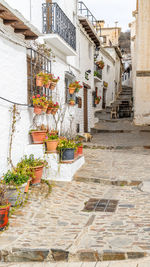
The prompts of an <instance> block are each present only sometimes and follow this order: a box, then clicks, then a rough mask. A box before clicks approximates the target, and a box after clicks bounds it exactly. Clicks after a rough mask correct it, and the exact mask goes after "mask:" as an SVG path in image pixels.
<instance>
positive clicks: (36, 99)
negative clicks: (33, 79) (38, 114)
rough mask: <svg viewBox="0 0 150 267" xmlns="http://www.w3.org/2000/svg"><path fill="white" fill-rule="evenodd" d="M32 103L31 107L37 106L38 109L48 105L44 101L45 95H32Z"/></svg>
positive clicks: (45, 100)
mask: <svg viewBox="0 0 150 267" xmlns="http://www.w3.org/2000/svg"><path fill="white" fill-rule="evenodd" d="M32 101H33V106H39V107H45V106H47V105H48V101H47V99H46V95H45V94H43V96H41V95H39V94H38V95H36V96H35V95H34V96H32Z"/></svg>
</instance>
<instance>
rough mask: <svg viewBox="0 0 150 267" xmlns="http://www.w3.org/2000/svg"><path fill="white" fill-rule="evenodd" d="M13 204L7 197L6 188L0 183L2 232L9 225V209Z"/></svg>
mask: <svg viewBox="0 0 150 267" xmlns="http://www.w3.org/2000/svg"><path fill="white" fill-rule="evenodd" d="M10 206H11V204H10V203H9V202H8V199H7V196H6V186H5V185H4V184H3V183H2V182H1V183H0V231H1V230H3V229H4V228H5V226H6V225H7V224H8V218H9V209H10Z"/></svg>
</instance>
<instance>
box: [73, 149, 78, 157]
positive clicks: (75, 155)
mask: <svg viewBox="0 0 150 267" xmlns="http://www.w3.org/2000/svg"><path fill="white" fill-rule="evenodd" d="M77 157H78V151H75V152H74V158H75V159H76V158H77Z"/></svg>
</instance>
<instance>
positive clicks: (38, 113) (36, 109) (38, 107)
mask: <svg viewBox="0 0 150 267" xmlns="http://www.w3.org/2000/svg"><path fill="white" fill-rule="evenodd" d="M34 113H35V114H37V115H40V114H41V113H42V107H41V106H34Z"/></svg>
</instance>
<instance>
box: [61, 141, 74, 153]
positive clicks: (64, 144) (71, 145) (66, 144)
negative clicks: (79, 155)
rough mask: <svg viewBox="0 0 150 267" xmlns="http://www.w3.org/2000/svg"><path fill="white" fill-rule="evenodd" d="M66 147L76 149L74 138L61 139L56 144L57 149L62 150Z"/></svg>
mask: <svg viewBox="0 0 150 267" xmlns="http://www.w3.org/2000/svg"><path fill="white" fill-rule="evenodd" d="M68 148H72V149H76V143H75V141H74V140H67V139H62V140H60V141H59V144H58V146H57V150H58V151H62V150H65V149H68Z"/></svg>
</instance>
